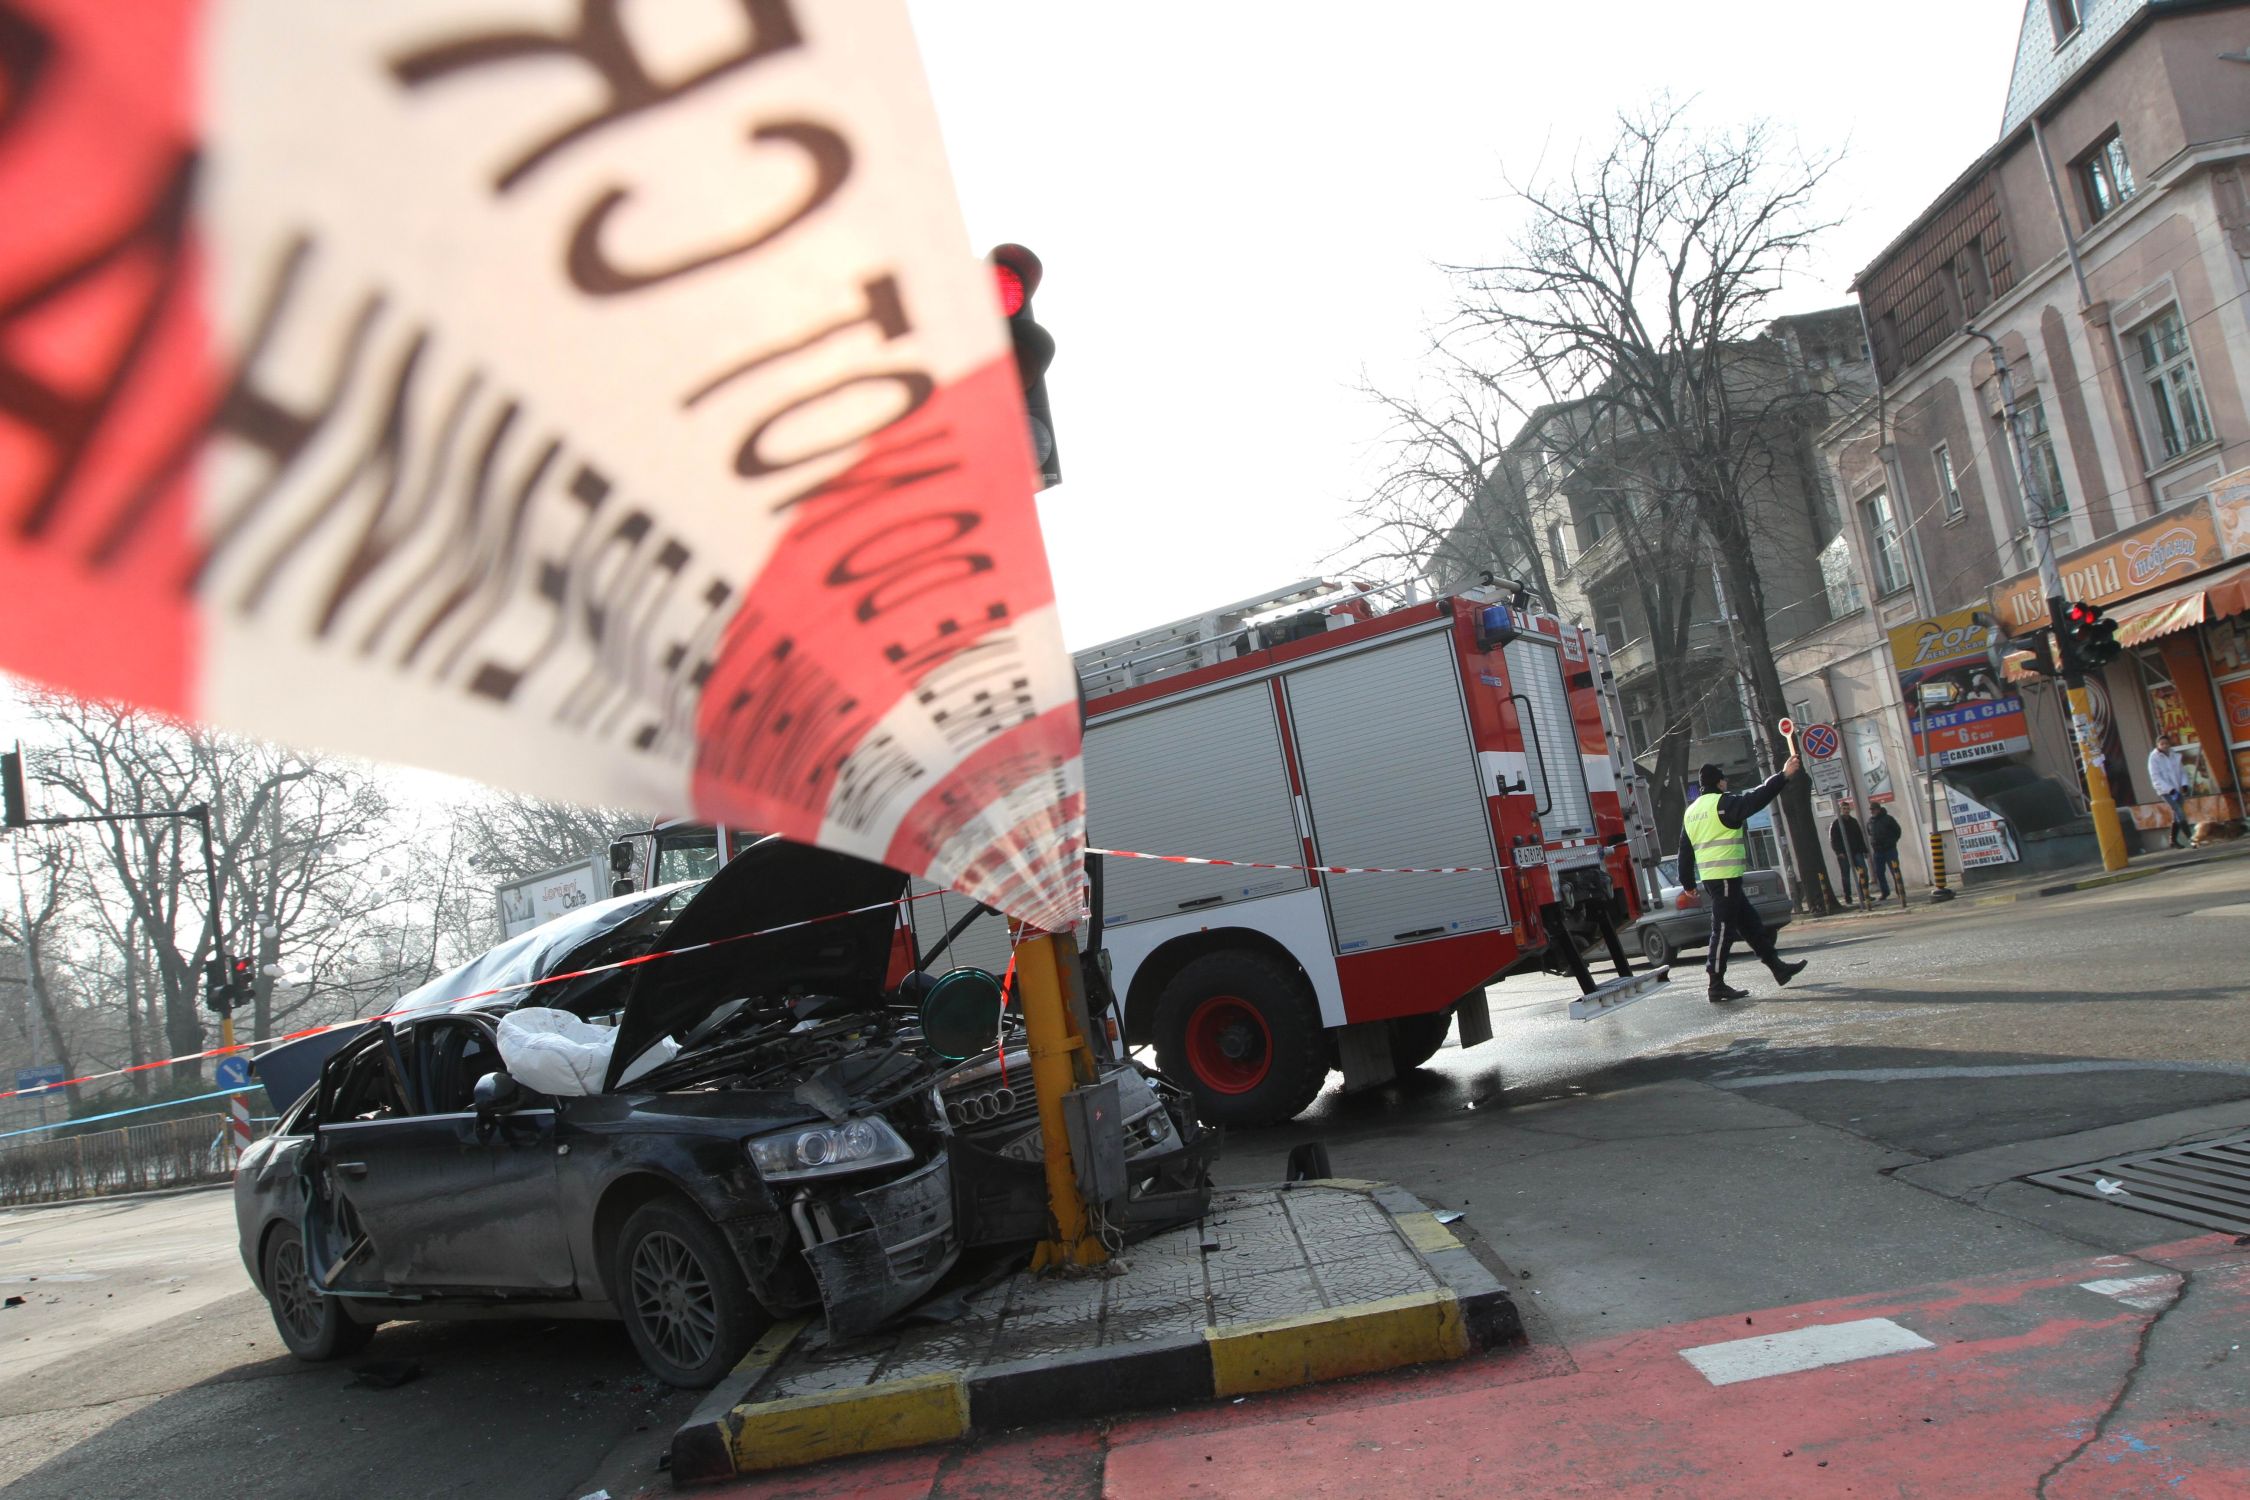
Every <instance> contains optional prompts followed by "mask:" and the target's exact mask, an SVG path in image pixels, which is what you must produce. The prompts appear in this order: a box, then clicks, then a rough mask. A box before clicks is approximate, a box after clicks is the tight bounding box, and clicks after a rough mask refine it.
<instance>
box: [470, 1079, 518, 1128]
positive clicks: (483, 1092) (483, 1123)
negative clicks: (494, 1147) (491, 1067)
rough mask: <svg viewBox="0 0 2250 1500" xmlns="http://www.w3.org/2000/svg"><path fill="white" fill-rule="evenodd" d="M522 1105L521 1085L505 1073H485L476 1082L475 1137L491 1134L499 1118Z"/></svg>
mask: <svg viewBox="0 0 2250 1500" xmlns="http://www.w3.org/2000/svg"><path fill="white" fill-rule="evenodd" d="M522 1103H523V1085H522V1084H520V1083H518V1082H516V1081H515V1079H513V1078H511V1077H509V1076H508V1075H507V1074H506V1073H487V1074H485V1075H484V1076H483V1077H482V1078H479V1079H478V1080H477V1090H476V1112H477V1136H478V1138H479V1139H480V1140H481V1139H483V1138H484V1137H486V1136H489V1135H491V1134H492V1132H493V1130H494V1128H495V1127H496V1126H497V1125H498V1124H499V1121H500V1117H501V1116H502V1115H504V1114H507V1113H508V1112H509V1111H510V1110H513V1109H515V1108H517V1107H518V1106H519V1105H521V1104H522Z"/></svg>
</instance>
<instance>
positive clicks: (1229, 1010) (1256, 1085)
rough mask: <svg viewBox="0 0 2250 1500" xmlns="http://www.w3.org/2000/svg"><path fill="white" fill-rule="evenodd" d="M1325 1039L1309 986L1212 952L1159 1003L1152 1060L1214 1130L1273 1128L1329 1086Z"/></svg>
mask: <svg viewBox="0 0 2250 1500" xmlns="http://www.w3.org/2000/svg"><path fill="white" fill-rule="evenodd" d="M1329 1056H1330V1047H1329V1037H1328V1034H1327V1029H1326V1028H1325V1027H1323V1026H1322V1025H1321V1024H1320V1010H1319V1007H1318V1006H1316V1005H1315V1004H1314V1003H1313V997H1312V995H1311V994H1310V993H1308V992H1307V989H1306V986H1305V983H1304V980H1303V979H1302V978H1301V977H1300V976H1298V975H1296V974H1294V973H1292V972H1290V971H1289V970H1287V969H1285V968H1283V967H1282V966H1281V965H1280V964H1278V963H1276V962H1274V961H1273V960H1272V959H1270V958H1267V957H1265V956H1263V955H1262V954H1257V953H1245V952H1242V951H1240V950H1238V949H1237V950H1227V951H1222V952H1218V953H1206V954H1204V955H1203V956H1202V957H1201V958H1198V959H1195V960H1193V961H1191V962H1190V963H1189V964H1188V965H1187V967H1185V968H1183V969H1181V970H1180V972H1179V973H1178V974H1176V975H1174V976H1173V977H1172V982H1171V983H1170V984H1167V985H1166V986H1164V992H1163V993H1162V994H1161V995H1160V996H1159V997H1158V998H1157V1003H1156V1061H1157V1065H1158V1066H1159V1067H1160V1068H1162V1069H1163V1071H1164V1073H1165V1075H1166V1076H1167V1077H1169V1078H1170V1079H1171V1080H1172V1081H1173V1082H1174V1083H1177V1084H1178V1085H1180V1086H1181V1087H1182V1088H1184V1089H1186V1090H1188V1091H1189V1092H1190V1093H1192V1094H1193V1095H1194V1096H1195V1109H1196V1113H1197V1114H1198V1115H1200V1116H1201V1117H1202V1118H1204V1119H1205V1120H1208V1121H1210V1122H1211V1123H1212V1124H1214V1125H1275V1124H1279V1123H1280V1122H1281V1121H1283V1120H1287V1119H1291V1118H1293V1117H1294V1116H1296V1115H1297V1114H1298V1113H1299V1112H1301V1111H1302V1110H1303V1109H1304V1107H1305V1106H1306V1105H1308V1104H1310V1103H1312V1102H1313V1098H1314V1096H1315V1095H1317V1094H1318V1093H1319V1092H1320V1087H1321V1085H1322V1084H1324V1083H1326V1082H1327V1081H1328V1068H1329Z"/></svg>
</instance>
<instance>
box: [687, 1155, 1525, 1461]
mask: <svg viewBox="0 0 2250 1500" xmlns="http://www.w3.org/2000/svg"><path fill="white" fill-rule="evenodd" d="M1521 1326H1522V1325H1521V1321H1520V1319H1519V1318H1518V1316H1517V1314H1516V1309H1515V1305H1514V1304H1513V1303H1512V1302H1511V1301H1510V1300H1509V1298H1508V1293H1507V1291H1506V1289H1505V1288H1503V1287H1502V1286H1501V1284H1500V1282H1499V1281H1498V1280H1497V1279H1496V1278H1495V1277H1494V1276H1493V1275H1492V1273H1491V1272H1489V1271H1487V1270H1486V1269H1485V1268H1484V1266H1483V1265H1482V1264H1481V1263H1479V1262H1478V1261H1477V1259H1476V1258H1475V1257H1474V1256H1473V1255H1471V1254H1470V1253H1469V1251H1468V1250H1467V1249H1466V1248H1465V1247H1464V1246H1463V1245H1462V1244H1461V1242H1460V1241H1459V1240H1458V1239H1456V1238H1455V1237H1454V1235H1453V1233H1452V1231H1451V1230H1449V1229H1447V1228H1446V1227H1445V1226H1444V1225H1442V1224H1440V1223H1438V1221H1437V1217H1436V1216H1435V1215H1434V1214H1432V1213H1431V1212H1430V1211H1429V1209H1428V1208H1427V1207H1426V1206H1425V1205H1424V1204H1423V1203H1422V1201H1421V1200H1420V1199H1418V1198H1415V1197H1414V1196H1413V1195H1411V1194H1409V1193H1406V1192H1403V1191H1401V1190H1400V1189H1398V1188H1395V1187H1390V1186H1387V1185H1384V1184H1381V1183H1373V1182H1358V1181H1352V1180H1349V1179H1341V1178H1337V1179H1327V1180H1323V1181H1317V1182H1299V1183H1290V1184H1287V1185H1285V1186H1279V1187H1255V1188H1231V1189H1221V1190H1219V1191H1217V1192H1215V1193H1214V1194H1213V1195H1212V1200H1211V1209H1210V1212H1209V1213H1208V1214H1207V1215H1206V1216H1205V1217H1204V1218H1203V1219H1202V1220H1201V1221H1200V1223H1198V1224H1195V1225H1190V1226H1188V1227H1187V1228H1184V1229H1178V1230H1174V1231H1171V1232H1170V1233H1167V1234H1162V1235H1158V1236H1155V1237H1153V1238H1151V1239H1148V1240H1144V1241H1141V1242H1140V1243H1138V1244H1134V1245H1131V1246H1128V1247H1127V1248H1126V1250H1125V1252H1124V1253H1123V1254H1122V1255H1121V1256H1119V1257H1118V1258H1117V1261H1115V1262H1113V1263H1112V1268H1109V1269H1105V1270H1103V1271H1096V1272H1087V1273H1082V1274H1076V1275H1065V1276H1035V1275H1032V1274H1031V1273H1029V1272H1018V1273H1016V1274H1015V1275H1012V1276H1010V1277H1009V1278H1008V1279H1007V1280H1005V1281H1003V1282H1001V1283H999V1284H998V1285H996V1286H993V1287H991V1288H989V1289H987V1290H984V1291H981V1292H978V1293H977V1294H975V1295H974V1296H971V1297H969V1298H967V1299H966V1301H965V1311H964V1312H963V1313H962V1315H961V1316H959V1317H956V1318H954V1319H953V1320H952V1321H949V1322H943V1323H927V1322H922V1323H913V1322H910V1323H907V1324H905V1325H904V1326H902V1327H898V1328H894V1329H888V1330H885V1331H884V1332H883V1333H881V1334H878V1335H875V1336H872V1337H869V1338H863V1339H857V1340H853V1341H851V1342H849V1343H846V1344H843V1345H831V1344H830V1343H829V1342H828V1339H827V1335H826V1332H825V1330H823V1329H821V1328H819V1327H817V1326H815V1325H813V1324H810V1323H808V1322H807V1321H805V1320H797V1321H793V1322H788V1323H783V1324H779V1325H776V1326H775V1327H774V1328H773V1329H772V1330H771V1331H769V1332H768V1334H767V1335H766V1337H765V1338H763V1339H761V1340H760V1341H759V1343H758V1345H757V1347H756V1348H754V1349H752V1350H751V1351H750V1353H749V1355H748V1356H746V1357H745V1358H744V1359H743V1361H742V1363H741V1364H740V1365H739V1366H737V1367H736V1369H735V1371H734V1373H733V1374H732V1375H730V1376H728V1378H727V1379H726V1380H724V1381H722V1382H720V1384H719V1386H718V1387H717V1388H716V1389H715V1390H713V1391H712V1393H711V1395H710V1396H709V1397H708V1398H706V1399H705V1400H704V1402H703V1403H702V1405H700V1406H698V1407H697V1408H696V1410H695V1412H694V1413H693V1414H692V1415H691V1416H690V1417H689V1418H688V1420H687V1421H686V1423H685V1424H683V1425H682V1426H681V1428H680V1430H679V1433H678V1434H677V1436H675V1437H674V1439H673V1441H672V1465H671V1470H672V1477H673V1481H674V1482H675V1483H677V1484H697V1483H709V1482H713V1481H718V1480H727V1479H733V1478H737V1477H739V1476H741V1475H744V1474H752V1473H758V1472H762V1471H767V1470H773V1469H787V1468H793V1467H796V1466H798V1465H801V1464H810V1463H817V1462H820V1461H821V1460H823V1459H830V1458H841V1457H846V1456H849V1455H852V1454H860V1453H875V1452H881V1451H884V1450H886V1449H895V1448H912V1447H920V1446H923V1445H925V1444H931V1443H947V1442H953V1441H956V1440H958V1439H960V1438H963V1437H966V1436H968V1435H969V1434H970V1433H971V1432H974V1431H978V1430H982V1431H986V1432H992V1431H998V1430H1001V1429H1005V1428H1011V1427H1021V1426H1025V1425H1028V1424H1031V1423H1035V1422H1050V1421H1063V1420H1069V1419H1073V1418H1082V1417H1092V1416H1101V1415H1105V1414H1108V1413H1112V1412H1122V1411H1131V1410H1136V1409H1142V1408H1148V1407H1155V1406H1176V1405H1182V1404H1185V1403H1188V1402H1194V1401H1207V1400H1212V1399H1214V1398H1220V1399H1224V1398H1232V1397H1235V1396H1242V1395H1247V1394H1251V1393H1253V1392H1258V1391H1275V1390H1284V1389H1287V1388H1289V1387H1291V1386H1300V1385H1310V1384H1313V1383H1316V1382H1319V1381H1324V1380H1338V1379H1342V1378H1345V1377H1347V1376H1352V1375H1366V1374H1371V1373H1374V1372H1376V1371H1379V1370H1390V1369H1397V1368H1399V1367H1401V1366H1406V1365H1419V1364H1431V1363H1435V1362H1438V1361H1441V1360H1450V1359H1459V1358H1461V1357H1462V1356H1464V1355H1466V1354H1469V1353H1471V1352H1472V1351H1476V1350H1481V1349H1488V1348H1491V1347H1493V1346H1494V1345H1497V1344H1500V1343H1504V1342H1506V1341H1507V1340H1509V1339H1511V1338H1513V1337H1515V1336H1516V1335H1517V1333H1518V1332H1520V1330H1521Z"/></svg>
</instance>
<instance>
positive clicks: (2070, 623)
mask: <svg viewBox="0 0 2250 1500" xmlns="http://www.w3.org/2000/svg"><path fill="white" fill-rule="evenodd" d="M2063 625H2064V628H2065V630H2066V631H2067V632H2068V646H2067V650H2066V659H2067V660H2069V661H2072V662H2074V663H2076V664H2077V665H2078V666H2079V667H2081V668H2084V667H2106V666H2108V665H2109V664H2110V663H2111V662H2113V661H2115V660H2117V657H2118V654H2119V653H2120V652H2121V651H2122V650H2123V649H2124V648H2123V647H2121V646H2119V645H2118V644H2117V622H2116V621H2115V620H2112V619H2111V618H2109V613H2108V611H2106V610H2104V609H2103V608H2102V607H2101V606H2100V605H2099V604H2092V603H2088V602H2087V601H2085V600H2082V599H2081V600H2073V601H2072V603H2071V605H2070V608H2068V609H2067V610H2065V611H2063Z"/></svg>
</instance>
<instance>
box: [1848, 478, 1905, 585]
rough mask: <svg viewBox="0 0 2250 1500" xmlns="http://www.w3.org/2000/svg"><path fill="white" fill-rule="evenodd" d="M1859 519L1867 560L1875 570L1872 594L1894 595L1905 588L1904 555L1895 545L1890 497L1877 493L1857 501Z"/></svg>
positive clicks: (1896, 523) (1896, 536)
mask: <svg viewBox="0 0 2250 1500" xmlns="http://www.w3.org/2000/svg"><path fill="white" fill-rule="evenodd" d="M1859 517H1860V521H1861V522H1862V524H1864V525H1865V526H1866V527H1867V545H1868V547H1869V548H1870V560H1871V561H1872V562H1873V563H1874V567H1875V592H1876V593H1877V594H1878V595H1885V594H1895V593H1897V592H1898V591H1899V590H1900V589H1903V588H1905V587H1906V584H1907V578H1906V554H1905V553H1904V552H1903V551H1901V550H1900V548H1899V544H1898V522H1897V521H1896V520H1895V519H1893V518H1892V515H1891V497H1890V496H1889V495H1888V494H1886V493H1884V492H1883V491H1882V490H1877V491H1876V492H1875V493H1874V494H1872V495H1869V496H1868V497H1867V498H1866V499H1865V500H1862V501H1860V502H1859Z"/></svg>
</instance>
